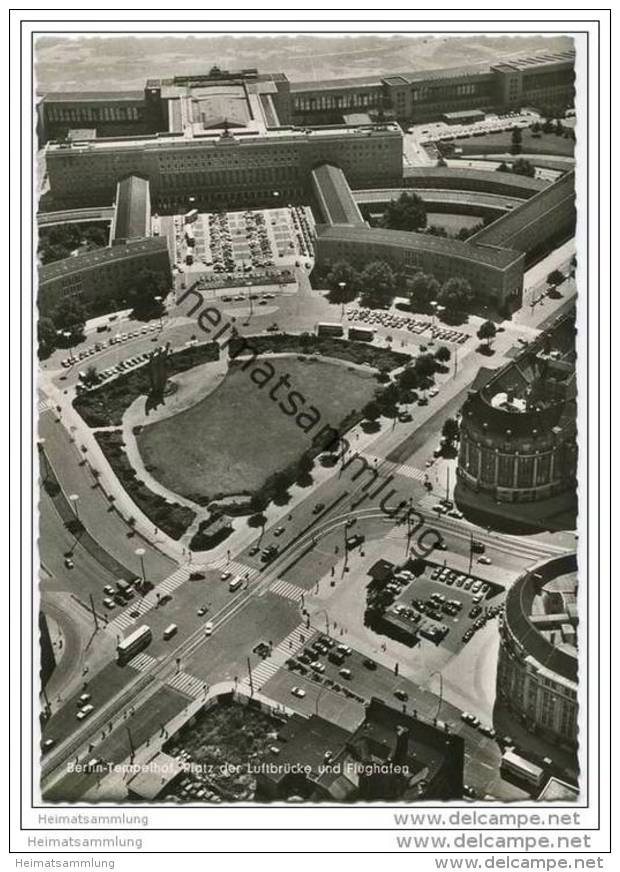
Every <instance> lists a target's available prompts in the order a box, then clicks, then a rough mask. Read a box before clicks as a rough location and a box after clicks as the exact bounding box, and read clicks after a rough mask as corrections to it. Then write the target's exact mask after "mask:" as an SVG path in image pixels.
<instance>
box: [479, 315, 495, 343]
mask: <svg viewBox="0 0 620 872" xmlns="http://www.w3.org/2000/svg"><path fill="white" fill-rule="evenodd" d="M496 335H497V327H496V326H495V324H494V323H493V321H483V322H482V324H481V325H480V327H479V328H478V332H477V333H476V336H477V337H478V339H482V340H484V339H486V343H487V347H488V348H490V347H491V340H492V339H495V336H496Z"/></svg>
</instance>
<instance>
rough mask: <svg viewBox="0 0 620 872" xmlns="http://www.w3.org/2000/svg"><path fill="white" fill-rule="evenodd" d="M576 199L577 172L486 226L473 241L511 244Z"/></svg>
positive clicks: (564, 177) (563, 177)
mask: <svg viewBox="0 0 620 872" xmlns="http://www.w3.org/2000/svg"><path fill="white" fill-rule="evenodd" d="M574 198H575V171H574V170H570V172H567V173H565V174H564V175H563V176H562V177H561V178H559V179H558V180H557V181H556V182H554V183H553V184H552V185H549V186H548V187H547V188H545V190H544V191H540V192H539V193H538V194H535V195H534V196H533V197H531V198H530V199H529V200H527V202H525V203H523V205H521V206H519V207H518V208H517V209H515V210H514V211H512V212H509V213H508V214H507V215H503V216H502V217H501V218H498V219H497V220H496V221H493V222H492V223H491V224H489V225H487V227H483V228H482V230H479V231H478V233H474V235H473V236H470V237H469V241H470V242H477V243H484V244H485V245H510V244H511V243H512V240H513V239H514V237H515V236H516V235H517V234H519V233H521V232H522V231H523V229H524V227H525V226H526V225H527V224H528V223H531V222H532V221H538V220H539V219H540V218H541V216H543V215H544V214H546V213H552V212H553V211H554V210H555V209H556V208H557V207H558V206H560V205H561V204H562V203H563V202H564V201H565V200H568V199H573V200H574Z"/></svg>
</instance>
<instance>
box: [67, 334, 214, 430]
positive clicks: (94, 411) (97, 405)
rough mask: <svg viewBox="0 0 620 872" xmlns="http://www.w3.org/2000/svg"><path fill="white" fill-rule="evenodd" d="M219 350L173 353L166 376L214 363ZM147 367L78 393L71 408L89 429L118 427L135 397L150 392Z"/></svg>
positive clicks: (209, 346)
mask: <svg viewBox="0 0 620 872" xmlns="http://www.w3.org/2000/svg"><path fill="white" fill-rule="evenodd" d="M218 357H219V347H218V345H217V343H216V342H207V343H204V344H202V345H194V346H192V347H191V348H186V349H184V350H183V351H177V352H176V353H174V354H171V355H170V356H169V357H168V375H169V376H172V375H175V374H176V373H179V372H185V370H188V369H192V368H193V367H195V366H198V365H199V364H201V363H207V362H208V361H211V360H217V359H218ZM147 370H148V366H141V367H139V368H138V369H135V370H133V371H132V372H128V373H126V374H125V375H120V376H118V378H115V379H113V380H112V381H110V382H107V383H106V384H103V385H101V387H98V388H95V389H94V390H92V391H88V392H87V393H84V394H81V395H80V396H79V397H77V398H76V399H75V400H74V401H73V406H74V408H75V409H76V410H77V411H78V412H79V413H80V415H81V416H82V418H84V420H85V421H86V423H87V424H88V425H89V426H90V427H111V426H115V427H118V426H120V425H121V424H122V420H123V415H124V413H125V410H126V409H127V408H128V407H129V406H130V405H131V404H132V403H133V401H134V400H135V399H137V398H138V397H139V396H142V395H147V396H148V394H149V392H150V383H149V376H148V371H147Z"/></svg>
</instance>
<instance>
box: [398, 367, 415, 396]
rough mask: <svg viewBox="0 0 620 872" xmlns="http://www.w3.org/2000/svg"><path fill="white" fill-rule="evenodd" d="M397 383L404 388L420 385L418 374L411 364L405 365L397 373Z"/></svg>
mask: <svg viewBox="0 0 620 872" xmlns="http://www.w3.org/2000/svg"><path fill="white" fill-rule="evenodd" d="M398 384H399V386H400V387H401V388H403V389H404V390H407V391H409V390H413V389H414V388H417V387H419V386H420V376H419V374H418V373H417V372H416V370H415V368H414V367H413V366H406V367H405V368H404V369H403V370H402V371H401V372H400V374H399V375H398Z"/></svg>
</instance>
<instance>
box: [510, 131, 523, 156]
mask: <svg viewBox="0 0 620 872" xmlns="http://www.w3.org/2000/svg"><path fill="white" fill-rule="evenodd" d="M511 141H512V145H511V147H510V151H511V152H512V154H520V153H521V145H522V142H523V134H522V133H521V129H520V128H519V127H513V128H512V136H511Z"/></svg>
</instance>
